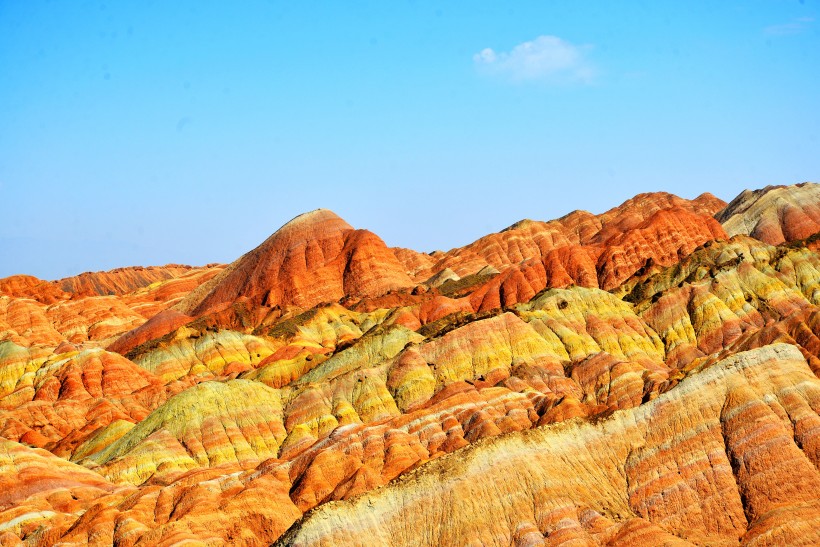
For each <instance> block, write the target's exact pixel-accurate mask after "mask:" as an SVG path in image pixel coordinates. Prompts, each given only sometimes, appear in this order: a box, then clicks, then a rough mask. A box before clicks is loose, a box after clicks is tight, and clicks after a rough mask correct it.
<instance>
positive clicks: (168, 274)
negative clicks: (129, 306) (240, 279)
mask: <svg viewBox="0 0 820 547" xmlns="http://www.w3.org/2000/svg"><path fill="white" fill-rule="evenodd" d="M209 267H212V266H205V267H204V268H196V267H192V266H183V265H179V264H167V265H165V266H147V267H146V266H131V267H128V268H116V269H114V270H109V271H105V272H85V273H81V274H79V275H75V276H72V277H66V278H63V279H60V280H59V281H55V282H54V284H56V285H57V286H59V287H60V289H62V290H63V291H65V292H67V293H70V294H73V295H76V296H106V295H123V294H127V293H130V292H134V291H136V290H137V289H141V288H142V287H147V286H148V285H151V284H152V283H156V282H157V281H164V280H166V279H173V278H175V277H181V276H183V275H186V274H189V273H190V272H191V270H199V269H207V268H209Z"/></svg>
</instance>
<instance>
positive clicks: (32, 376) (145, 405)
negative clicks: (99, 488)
mask: <svg viewBox="0 0 820 547" xmlns="http://www.w3.org/2000/svg"><path fill="white" fill-rule="evenodd" d="M66 346H67V345H66ZM165 398H166V388H165V386H164V385H163V383H162V382H161V381H160V380H159V379H158V378H157V377H156V376H154V375H153V374H151V373H150V372H148V371H146V370H144V369H142V368H140V367H139V366H137V365H136V364H134V363H132V362H131V361H129V360H127V359H125V358H123V357H122V356H120V355H118V354H116V353H110V352H106V351H104V350H101V349H87V350H84V351H77V350H76V349H75V348H73V347H65V346H63V348H61V349H59V350H58V351H55V352H54V353H51V352H50V351H47V350H30V349H28V348H23V347H21V346H17V345H16V344H14V343H12V342H9V341H5V342H0V435H2V437H4V438H6V439H10V440H14V441H20V442H25V443H27V444H29V445H32V446H37V447H41V448H47V449H49V450H50V451H51V452H53V453H54V454H57V455H59V456H65V457H69V456H71V455H72V453H73V452H74V450H75V449H76V447H78V446H79V445H80V444H82V443H84V442H86V441H87V440H89V439H90V438H91V437H92V436H94V435H95V434H97V433H98V431H99V430H100V429H101V428H104V427H106V426H108V425H110V424H111V423H113V422H116V421H118V420H123V421H127V422H131V423H135V422H139V421H141V420H142V419H143V418H145V417H146V416H147V415H148V414H149V413H150V412H151V411H152V410H153V409H154V408H156V407H157V406H159V405H160V404H161V403H162V402H163V401H164V400H165Z"/></svg>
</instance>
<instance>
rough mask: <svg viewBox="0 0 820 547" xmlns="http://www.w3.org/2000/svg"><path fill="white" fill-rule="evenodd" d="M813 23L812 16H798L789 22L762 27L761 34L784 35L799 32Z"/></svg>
mask: <svg viewBox="0 0 820 547" xmlns="http://www.w3.org/2000/svg"><path fill="white" fill-rule="evenodd" d="M812 23H814V17H798V18H797V19H794V20H792V21H791V22H789V23H783V24H780V25H771V26H769V27H766V28H764V29H763V34H766V35H768V36H786V35H788V34H799V33H801V32H803V31H804V30H806V29H808V28H809V26H810V25H811V24H812Z"/></svg>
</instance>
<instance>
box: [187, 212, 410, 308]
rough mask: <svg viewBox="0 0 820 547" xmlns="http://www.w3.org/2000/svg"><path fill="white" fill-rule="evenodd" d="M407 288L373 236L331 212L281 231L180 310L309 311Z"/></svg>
mask: <svg viewBox="0 0 820 547" xmlns="http://www.w3.org/2000/svg"><path fill="white" fill-rule="evenodd" d="M412 285H413V282H412V280H411V279H410V277H409V276H408V275H407V273H405V271H404V268H403V266H402V265H401V263H400V262H399V261H398V259H397V258H396V256H395V255H394V254H393V251H392V250H390V249H389V248H388V247H387V246H386V245H385V244H384V242H383V241H382V240H381V239H379V238H378V236H376V235H374V234H372V233H370V232H368V231H366V230H354V229H353V228H352V227H351V226H350V225H349V224H347V223H346V222H345V221H343V220H342V219H341V218H339V217H338V216H336V215H335V214H333V213H332V212H330V211H327V210H324V209H319V210H316V211H313V212H310V213H305V214H303V215H300V216H298V217H296V218H295V219H293V220H292V221H290V222H288V223H287V224H285V225H284V226H282V228H280V229H279V230H278V231H277V232H276V233H274V234H273V235H272V236H271V237H269V238H268V239H267V240H265V241H264V242H263V243H262V244H261V245H260V246H259V247H257V248H256V249H254V250H252V251H250V252H249V253H247V254H246V255H244V256H243V257H241V258H240V259H239V260H237V261H236V262H234V263H233V264H231V265H230V266H229V267H228V268H227V269H226V270H225V271H224V272H223V273H222V274H221V275H220V276H219V277H218V278H215V279H214V282H213V283H212V285H210V286H209V292H208V293H207V294H205V295H202V297H201V299H200V298H199V296H200V295H199V294H196V295H192V296H193V297H192V298H191V299H189V300H187V301H186V302H184V303H182V304H181V305H180V307H179V310H180V311H182V312H183V313H189V315H193V316H200V315H204V314H207V313H212V312H214V311H218V310H219V309H221V308H223V307H225V306H227V305H229V304H231V303H233V302H236V301H237V300H239V299H242V300H245V301H247V302H248V306H249V307H252V308H253V307H258V306H262V305H264V306H267V307H274V306H293V305H295V306H299V307H312V306H315V305H316V304H320V303H322V302H333V301H338V300H339V299H341V298H343V297H345V296H378V295H380V294H383V293H385V292H387V291H389V290H391V289H397V288H401V287H409V286H412Z"/></svg>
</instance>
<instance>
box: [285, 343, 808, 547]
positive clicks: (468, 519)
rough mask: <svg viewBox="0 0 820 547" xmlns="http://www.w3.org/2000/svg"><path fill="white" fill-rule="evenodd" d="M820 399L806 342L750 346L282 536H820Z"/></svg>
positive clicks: (646, 540) (590, 539)
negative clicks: (606, 408)
mask: <svg viewBox="0 0 820 547" xmlns="http://www.w3.org/2000/svg"><path fill="white" fill-rule="evenodd" d="M764 401H767V402H764ZM818 407H820V380H818V379H817V378H816V377H815V376H814V375H813V374H812V373H811V371H810V370H809V369H808V367H807V366H806V364H805V361H804V360H803V358H802V356H801V354H800V352H798V351H796V350H795V349H794V348H792V347H790V346H785V345H779V346H770V347H767V348H764V349H760V350H756V351H753V352H748V353H742V354H738V355H736V356H734V357H732V358H730V359H727V360H725V361H723V362H721V363H720V364H718V365H716V366H714V367H712V368H711V369H709V370H707V371H705V372H702V373H701V374H700V375H699V376H697V377H694V378H691V379H687V380H686V381H684V382H683V383H681V384H680V385H679V386H678V387H677V388H675V389H674V390H672V391H670V392H669V393H667V394H665V395H663V396H661V397H659V398H658V399H656V400H655V401H652V402H650V403H648V404H646V405H644V406H641V407H640V408H637V409H634V410H625V411H620V412H616V413H615V414H613V415H612V416H611V417H610V418H608V419H607V420H605V421H603V422H599V423H597V424H593V423H583V422H577V421H576V422H572V423H566V424H561V425H557V426H552V427H547V428H539V429H537V430H532V431H528V432H524V433H518V434H511V435H508V436H505V437H501V438H498V439H493V440H492V441H488V442H485V443H480V444H478V445H476V446H474V447H472V448H471V449H468V450H466V451H463V452H459V453H458V454H454V455H451V456H448V457H446V458H442V459H440V460H438V461H436V462H434V463H431V464H429V465H427V466H424V467H421V468H419V469H418V470H417V471H415V472H413V473H411V474H408V475H405V476H404V477H403V478H402V479H400V480H398V481H397V482H395V483H393V484H391V485H390V486H388V487H387V488H384V489H381V490H378V491H375V492H372V493H369V494H365V495H363V496H361V497H359V498H356V499H355V500H353V501H350V502H337V503H328V504H325V505H324V506H322V507H320V508H319V509H316V510H314V511H312V512H311V513H309V514H308V515H307V516H306V517H305V518H304V519H303V520H301V521H299V522H298V523H297V524H295V525H294V526H293V528H291V530H290V531H289V532H288V533H287V534H285V535H284V536H283V538H282V539H281V540H280V541H279V542H278V543H277V544H278V545H353V544H359V542H360V541H361V538H362V537H367V538H369V539H368V542H369V543H371V544H383V545H387V544H392V545H396V544H405V545H409V544H413V545H468V544H482V545H504V546H506V545H514V544H515V545H546V544H550V545H552V544H557V543H562V542H568V541H577V542H583V543H584V544H586V545H634V544H637V543H641V544H661V543H667V544H674V543H675V540H676V538H680V539H682V540H684V541H683V542H678V544H681V545H685V544H690V543H689V542H693V543H696V544H704V543H711V544H726V545H729V544H736V543H737V542H738V541H742V542H743V543H744V544H745V545H782V544H785V543H788V544H806V545H808V544H814V543H817V542H820V533H818V530H820V500H818V498H817V495H816V492H817V489H818V488H820V474H819V473H818V470H817V465H818V459H817V458H818V455H817V453H816V451H815V447H817V446H818V443H820V417H818V415H817V409H818ZM801 447H802V448H801ZM557 478H560V480H556V479H557ZM488 517H489V518H488ZM430 523H439V524H438V525H435V526H431V525H430ZM444 523H446V524H444Z"/></svg>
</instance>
